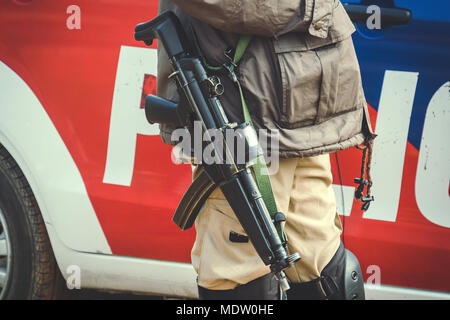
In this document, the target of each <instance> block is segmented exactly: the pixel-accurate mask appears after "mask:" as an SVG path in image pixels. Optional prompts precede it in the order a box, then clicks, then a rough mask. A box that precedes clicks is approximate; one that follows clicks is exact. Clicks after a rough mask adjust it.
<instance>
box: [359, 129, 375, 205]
mask: <svg viewBox="0 0 450 320" xmlns="http://www.w3.org/2000/svg"><path fill="white" fill-rule="evenodd" d="M373 139H374V138H373V137H371V136H370V137H367V138H366V139H365V140H364V143H363V145H360V146H356V147H357V148H358V149H359V150H362V160H361V174H360V177H359V178H355V183H356V184H358V187H357V188H356V191H355V198H356V199H358V200H360V201H361V202H362V203H363V205H362V206H361V210H363V211H366V210H367V209H369V206H370V203H371V202H372V201H374V200H375V198H374V197H373V196H372V194H371V188H372V185H373V182H372V176H371V174H370V169H371V166H372V152H373ZM364 189H366V194H364Z"/></svg>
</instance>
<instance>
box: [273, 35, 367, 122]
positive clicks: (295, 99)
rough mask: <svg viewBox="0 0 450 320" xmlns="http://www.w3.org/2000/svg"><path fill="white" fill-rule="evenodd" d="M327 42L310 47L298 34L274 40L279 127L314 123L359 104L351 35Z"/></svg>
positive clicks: (358, 84)
mask: <svg viewBox="0 0 450 320" xmlns="http://www.w3.org/2000/svg"><path fill="white" fill-rule="evenodd" d="M330 42H331V41H330ZM330 42H329V43H328V44H324V45H322V46H321V47H319V48H314V49H310V48H308V45H307V43H306V42H305V39H304V38H302V37H301V36H300V35H299V34H295V33H292V34H288V35H286V36H283V38H280V39H278V40H275V45H274V49H275V53H276V58H277V60H278V63H279V66H280V74H281V76H280V78H281V83H282V85H281V91H282V95H281V96H282V101H281V102H280V106H281V110H280V111H281V116H280V125H281V126H282V127H285V128H298V127H302V126H308V125H313V124H318V123H321V122H324V121H326V120H328V119H330V118H331V117H333V116H337V115H339V114H342V113H345V112H348V111H352V110H356V109H357V108H360V107H361V106H362V105H363V103H362V101H364V94H363V92H362V86H361V77H360V70H359V65H358V61H357V58H356V54H355V51H354V48H353V42H352V40H351V38H350V37H348V38H347V39H345V40H342V41H339V42H331V43H330Z"/></svg>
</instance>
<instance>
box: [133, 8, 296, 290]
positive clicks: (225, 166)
mask: <svg viewBox="0 0 450 320" xmlns="http://www.w3.org/2000/svg"><path fill="white" fill-rule="evenodd" d="M134 38H135V39H136V40H138V41H144V42H145V44H146V45H151V44H152V42H153V40H154V39H155V38H156V39H158V43H159V45H163V46H164V48H165V50H166V52H167V55H168V58H169V61H170V64H171V66H172V69H173V73H172V74H171V75H170V77H171V78H173V79H175V81H176V83H177V87H178V91H179V94H180V97H181V100H182V101H184V103H179V104H177V103H174V102H172V101H169V100H165V99H162V98H159V97H156V96H153V95H149V96H147V98H146V103H145V113H146V117H147V120H148V121H149V122H150V123H166V124H172V125H175V126H177V127H185V126H187V123H188V122H189V121H192V118H193V119H194V120H196V121H200V122H201V126H202V131H203V132H202V133H203V134H204V136H206V142H205V143H204V144H203V145H204V146H205V145H210V146H212V148H214V154H215V156H217V157H220V156H221V155H226V156H228V158H227V159H228V160H227V161H221V162H219V163H217V162H215V163H214V164H209V165H208V164H203V165H202V166H201V167H202V170H201V171H200V174H199V175H198V176H197V178H196V179H195V180H194V181H193V183H192V185H191V186H190V187H189V189H188V190H187V191H186V193H185V194H184V196H183V198H182V200H181V202H180V204H179V205H178V207H177V210H176V212H175V214H174V217H173V221H174V222H175V223H176V224H177V225H178V226H179V227H180V228H181V229H183V230H186V229H189V228H190V227H192V225H193V223H194V220H195V218H196V216H197V214H198V212H199V210H200V208H201V207H202V205H203V203H204V201H205V200H206V199H207V198H208V196H209V195H210V194H211V193H212V191H213V190H214V189H215V188H216V187H219V188H220V189H221V191H222V192H223V194H224V195H225V198H226V199H227V200H228V203H229V204H230V206H231V208H232V209H233V211H234V213H235V214H236V216H237V218H238V220H239V222H240V223H241V225H242V227H243V228H244V230H245V232H246V233H247V236H248V238H249V239H250V241H251V243H252V245H253V246H254V248H255V249H256V252H257V253H258V255H259V256H260V257H261V259H262V261H263V262H264V264H265V265H270V269H271V271H272V273H273V274H274V275H275V276H276V278H277V279H278V281H279V283H280V287H281V289H282V290H283V291H286V290H288V289H289V284H288V281H287V279H286V275H285V273H284V270H285V269H286V268H289V267H290V266H291V265H293V264H294V263H295V262H297V261H298V260H299V259H300V255H299V254H298V253H294V254H292V255H288V253H287V250H286V248H285V243H283V242H282V241H281V240H280V236H279V234H278V233H277V229H276V227H275V224H274V221H273V220H272V217H271V215H270V213H269V211H268V209H267V206H266V203H265V202H264V199H263V197H262V196H261V192H260V189H259V188H258V185H257V183H256V181H255V178H254V176H253V175H252V171H251V170H252V167H253V166H254V164H255V158H256V157H258V156H260V152H261V149H260V147H259V144H258V141H257V140H258V139H257V136H256V132H255V130H254V128H253V127H252V126H251V125H250V124H249V123H248V122H244V123H242V124H240V125H237V124H236V123H230V122H229V121H228V119H227V117H226V115H225V112H224V110H223V108H222V105H221V103H220V101H219V99H218V95H220V94H221V93H223V86H222V85H221V83H220V79H218V77H216V76H209V75H208V74H207V72H206V69H205V67H204V65H203V64H202V62H201V59H200V58H199V57H198V56H196V55H195V54H194V51H193V50H192V47H191V44H190V42H189V40H188V38H187V37H186V34H185V32H184V29H183V27H182V25H181V23H180V21H179V20H178V18H177V16H176V15H175V14H174V13H173V12H171V11H167V12H165V13H163V14H161V15H159V16H157V17H156V18H154V19H153V20H151V21H148V22H145V23H141V24H138V25H137V26H136V28H135V33H134ZM210 130H220V131H222V132H225V131H226V130H239V132H240V133H239V135H238V136H240V137H241V138H242V139H243V141H244V142H245V144H246V146H247V147H248V148H249V149H252V148H253V150H254V149H255V148H256V149H257V150H258V152H256V153H257V154H259V155H256V156H253V159H252V157H251V156H250V158H249V159H247V158H246V161H244V162H245V163H243V164H239V163H238V161H237V160H236V156H237V155H235V154H234V153H233V150H231V149H233V148H231V147H230V146H229V145H228V143H227V141H226V139H224V141H223V143H221V144H220V146H221V147H222V150H217V149H218V145H219V144H217V143H214V141H213V139H212V137H211V136H210V135H209V134H208V132H210ZM230 158H231V161H230Z"/></svg>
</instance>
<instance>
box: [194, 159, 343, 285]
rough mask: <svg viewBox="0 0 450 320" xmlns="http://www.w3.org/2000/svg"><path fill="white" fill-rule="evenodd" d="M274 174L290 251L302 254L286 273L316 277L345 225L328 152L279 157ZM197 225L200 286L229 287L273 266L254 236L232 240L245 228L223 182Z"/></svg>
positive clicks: (305, 278)
mask: <svg viewBox="0 0 450 320" xmlns="http://www.w3.org/2000/svg"><path fill="white" fill-rule="evenodd" d="M270 180H271V182H272V188H273V191H274V195H275V199H276V202H277V205H278V210H279V211H281V212H283V213H284V214H285V215H286V224H285V231H286V234H287V237H288V249H289V252H290V253H293V252H299V253H300V255H301V256H302V258H301V260H300V261H298V262H297V263H296V264H295V265H294V266H293V267H291V268H289V269H288V270H286V274H287V276H288V278H289V280H291V281H292V282H304V281H309V280H313V279H315V278H317V277H319V275H320V272H321V271H322V270H323V268H324V267H325V266H326V265H327V264H328V262H329V261H330V260H331V258H332V257H333V255H334V254H335V253H336V251H337V249H338V247H339V244H340V234H341V231H342V226H341V222H340V218H339V216H338V215H337V213H336V200H335V197H334V192H333V189H332V187H331V184H332V175H331V168H330V158H329V155H320V156H316V157H307V158H293V159H280V165H279V170H278V172H277V173H276V174H274V175H271V177H270ZM195 227H196V232H197V237H196V241H195V243H194V247H193V248H192V252H191V259H192V265H193V266H194V269H195V271H196V272H197V274H198V284H199V285H200V286H202V287H204V288H207V289H212V290H228V289H233V288H234V287H236V286H237V285H239V284H245V283H248V282H249V281H252V280H254V279H256V278H259V277H261V276H263V275H265V274H267V273H269V272H270V269H269V267H268V266H265V265H264V264H263V262H262V261H261V259H260V257H259V256H258V255H257V253H256V251H255V249H254V248H253V246H252V244H251V243H250V242H248V243H234V242H231V241H230V240H229V234H230V231H234V232H237V233H239V234H245V231H244V230H243V228H242V226H241V225H240V223H239V221H238V219H237V218H236V216H235V214H234V212H233V210H232V209H231V207H230V206H229V205H228V202H227V200H226V199H225V197H224V195H223V194H222V192H221V191H220V189H219V188H217V189H216V190H215V191H214V192H213V193H212V194H211V196H210V197H209V198H208V200H207V201H206V203H205V205H204V206H203V208H202V209H201V211H200V213H199V215H198V217H197V220H196V222H195Z"/></svg>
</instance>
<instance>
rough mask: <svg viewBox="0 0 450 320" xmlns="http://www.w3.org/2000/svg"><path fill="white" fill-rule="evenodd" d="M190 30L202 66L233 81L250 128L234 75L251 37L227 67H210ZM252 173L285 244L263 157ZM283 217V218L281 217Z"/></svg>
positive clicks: (243, 38) (244, 37)
mask: <svg viewBox="0 0 450 320" xmlns="http://www.w3.org/2000/svg"><path fill="white" fill-rule="evenodd" d="M191 30H192V33H193V38H194V43H195V47H196V50H197V52H198V54H199V56H200V58H201V59H202V62H203V64H204V65H205V66H206V67H207V68H208V69H209V70H211V71H212V72H219V71H222V70H223V69H224V68H225V69H226V70H227V71H228V73H229V76H230V78H231V79H232V80H233V82H234V83H235V84H236V85H237V87H238V90H239V94H240V97H241V104H242V111H243V114H244V120H245V121H246V122H248V123H249V124H250V125H251V126H252V127H254V125H253V121H252V118H251V116H250V112H249V111H248V107H247V103H246V102H245V98H244V93H243V91H242V86H241V84H240V82H239V80H238V78H237V77H236V74H235V73H234V69H235V66H237V64H238V63H239V61H240V60H241V59H242V57H243V56H244V53H245V51H246V50H247V48H248V46H249V44H250V41H251V39H252V36H251V35H241V37H240V38H239V42H238V44H237V46H236V49H235V53H234V57H233V61H232V63H231V64H230V65H229V66H226V67H225V66H211V65H209V64H208V63H207V61H206V59H205V57H204V55H203V54H202V52H201V50H200V46H199V45H198V40H197V35H196V34H195V32H194V30H193V29H191ZM253 173H254V175H255V180H256V183H257V185H258V188H259V191H260V192H261V196H262V198H263V200H264V203H265V204H266V207H267V210H268V211H269V214H270V216H271V218H272V219H273V220H274V221H275V228H276V229H277V233H278V236H279V237H280V240H281V241H282V242H283V243H286V242H287V236H286V233H285V232H284V228H283V224H282V221H277V219H276V217H275V216H276V215H277V214H278V213H279V212H278V209H277V204H276V202H275V197H274V195H273V190H272V184H271V182H270V178H269V172H268V169H267V165H266V162H265V159H264V156H262V155H260V156H258V158H257V159H256V163H255V164H254V165H253ZM283 217H284V216H283Z"/></svg>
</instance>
